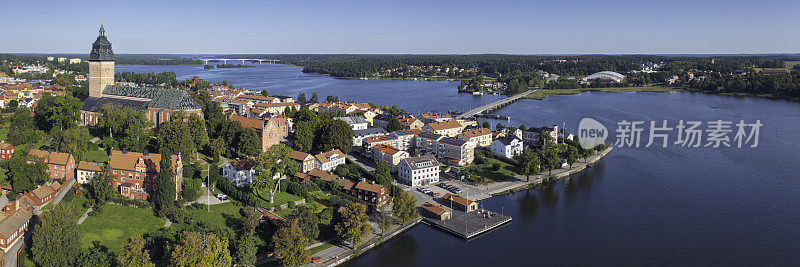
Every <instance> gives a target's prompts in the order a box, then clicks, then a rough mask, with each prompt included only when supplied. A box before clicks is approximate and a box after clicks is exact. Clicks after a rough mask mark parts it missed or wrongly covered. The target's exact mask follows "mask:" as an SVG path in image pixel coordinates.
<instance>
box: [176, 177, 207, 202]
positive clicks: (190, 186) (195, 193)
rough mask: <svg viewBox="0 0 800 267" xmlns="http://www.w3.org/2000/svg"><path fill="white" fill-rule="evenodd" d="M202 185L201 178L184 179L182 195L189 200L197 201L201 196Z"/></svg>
mask: <svg viewBox="0 0 800 267" xmlns="http://www.w3.org/2000/svg"><path fill="white" fill-rule="evenodd" d="M201 186H202V181H201V180H200V179H194V178H190V179H185V180H183V185H182V186H181V196H183V199H185V200H186V201H187V202H191V201H195V200H197V198H199V197H200V194H201V192H200V190H201V188H200V187H201Z"/></svg>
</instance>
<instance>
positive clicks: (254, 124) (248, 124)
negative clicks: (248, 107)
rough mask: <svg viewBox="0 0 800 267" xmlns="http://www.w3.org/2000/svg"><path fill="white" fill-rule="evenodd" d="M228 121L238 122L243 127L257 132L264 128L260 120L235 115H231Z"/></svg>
mask: <svg viewBox="0 0 800 267" xmlns="http://www.w3.org/2000/svg"><path fill="white" fill-rule="evenodd" d="M229 119H230V120H232V121H238V122H239V123H240V124H242V126H243V127H245V128H250V129H253V130H256V131H257V132H260V131H261V130H262V129H263V127H264V120H261V119H254V118H248V117H245V116H240V115H237V114H233V115H231V117H230V118H229Z"/></svg>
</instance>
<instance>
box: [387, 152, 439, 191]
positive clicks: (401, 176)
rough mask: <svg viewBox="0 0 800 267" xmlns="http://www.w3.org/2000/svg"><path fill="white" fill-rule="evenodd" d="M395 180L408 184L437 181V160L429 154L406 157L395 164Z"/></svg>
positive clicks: (418, 184) (427, 183)
mask: <svg viewBox="0 0 800 267" xmlns="http://www.w3.org/2000/svg"><path fill="white" fill-rule="evenodd" d="M397 181H398V182H401V183H403V184H406V185H410V186H421V185H429V184H434V183H438V182H439V162H438V161H436V158H435V157H433V155H431V154H427V155H424V156H419V157H412V158H406V159H403V160H402V161H400V164H398V165H397Z"/></svg>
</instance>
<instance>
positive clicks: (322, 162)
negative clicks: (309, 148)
mask: <svg viewBox="0 0 800 267" xmlns="http://www.w3.org/2000/svg"><path fill="white" fill-rule="evenodd" d="M344 158H345V154H344V153H342V151H339V150H338V149H334V150H331V151H328V152H323V153H319V154H316V155H314V168H317V169H320V170H323V171H330V170H333V169H336V166H339V165H341V164H344Z"/></svg>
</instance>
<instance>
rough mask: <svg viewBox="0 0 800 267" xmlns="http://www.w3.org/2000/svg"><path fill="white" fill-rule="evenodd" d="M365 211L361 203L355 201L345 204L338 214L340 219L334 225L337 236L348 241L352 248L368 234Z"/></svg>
mask: <svg viewBox="0 0 800 267" xmlns="http://www.w3.org/2000/svg"><path fill="white" fill-rule="evenodd" d="M365 211H366V208H365V207H364V206H362V205H359V204H356V203H350V204H347V206H345V209H344V210H343V211H342V214H341V216H340V217H341V221H340V222H339V223H338V224H336V226H334V230H335V231H336V234H337V235H338V236H339V238H341V239H342V240H343V241H347V242H350V244H352V246H353V248H354V249H355V248H356V246H357V245H358V244H359V243H361V239H363V238H364V237H365V236H367V234H369V230H370V228H369V224H368V223H367V221H368V218H367V215H366V214H365V213H364V212H365Z"/></svg>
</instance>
